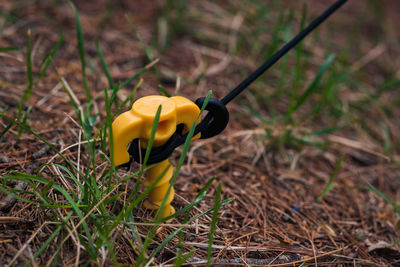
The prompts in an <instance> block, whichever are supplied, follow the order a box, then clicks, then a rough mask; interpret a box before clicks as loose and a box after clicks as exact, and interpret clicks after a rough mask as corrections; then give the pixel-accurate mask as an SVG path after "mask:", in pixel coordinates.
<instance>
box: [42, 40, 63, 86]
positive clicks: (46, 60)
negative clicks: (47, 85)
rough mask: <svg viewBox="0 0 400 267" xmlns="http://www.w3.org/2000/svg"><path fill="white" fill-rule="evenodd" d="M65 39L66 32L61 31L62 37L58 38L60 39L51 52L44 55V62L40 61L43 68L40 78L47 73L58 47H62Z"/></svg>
mask: <svg viewBox="0 0 400 267" xmlns="http://www.w3.org/2000/svg"><path fill="white" fill-rule="evenodd" d="M63 40H64V34H63V33H61V35H60V38H58V41H57V43H56V45H55V46H54V48H53V49H51V50H50V52H49V53H48V54H47V55H46V56H45V57H44V59H43V61H42V63H40V65H39V66H40V68H41V71H40V76H39V77H40V78H39V80H42V79H43V78H44V75H45V74H46V71H47V69H48V68H49V66H50V64H51V62H52V60H53V58H54V56H55V55H56V53H57V51H58V49H59V48H60V46H61V44H62V42H63Z"/></svg>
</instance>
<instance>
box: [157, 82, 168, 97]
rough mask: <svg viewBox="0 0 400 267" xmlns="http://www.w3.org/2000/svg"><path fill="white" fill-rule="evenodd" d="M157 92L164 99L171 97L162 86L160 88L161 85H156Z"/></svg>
mask: <svg viewBox="0 0 400 267" xmlns="http://www.w3.org/2000/svg"><path fill="white" fill-rule="evenodd" d="M158 90H159V91H160V92H161V93H162V94H163V95H165V96H166V97H171V95H170V94H169V93H168V92H167V90H166V89H165V87H164V86H162V85H161V84H159V85H158Z"/></svg>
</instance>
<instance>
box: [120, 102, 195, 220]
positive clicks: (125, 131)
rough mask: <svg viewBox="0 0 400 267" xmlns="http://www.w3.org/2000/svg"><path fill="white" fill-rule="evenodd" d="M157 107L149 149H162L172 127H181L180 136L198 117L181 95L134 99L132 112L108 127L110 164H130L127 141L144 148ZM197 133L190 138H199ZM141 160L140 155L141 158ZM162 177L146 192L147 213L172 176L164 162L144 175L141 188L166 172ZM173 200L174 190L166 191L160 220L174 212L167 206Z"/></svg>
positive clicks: (191, 103) (160, 198)
mask: <svg viewBox="0 0 400 267" xmlns="http://www.w3.org/2000/svg"><path fill="white" fill-rule="evenodd" d="M160 105H161V114H160V118H159V123H158V127H157V131H156V134H155V137H154V141H153V147H158V146H162V145H163V144H165V143H166V142H167V141H168V140H169V138H170V137H171V136H172V135H173V134H174V133H175V131H176V127H177V126H178V125H180V124H183V126H184V133H185V132H188V131H189V130H190V128H191V127H192V125H193V124H194V123H195V121H196V118H197V117H198V116H199V114H200V109H199V107H198V106H197V105H196V104H195V103H193V102H192V101H190V100H189V99H187V98H185V97H181V96H174V97H170V98H168V97H165V96H158V95H153V96H146V97H142V98H140V99H138V100H137V101H136V102H135V103H134V104H133V106H132V109H131V110H129V111H126V112H124V113H122V114H121V115H119V116H118V117H117V118H116V119H115V120H114V122H113V124H112V129H113V144H114V151H113V152H114V165H115V166H119V165H122V164H126V163H128V162H129V161H130V157H129V153H128V151H127V148H128V145H129V144H130V142H131V141H133V140H135V139H137V138H139V141H140V144H141V146H142V147H146V146H147V142H148V139H149V138H150V133H151V128H152V125H153V121H154V118H155V115H156V112H157V109H158V107H159V106H160ZM199 137H200V134H198V135H196V136H195V137H194V138H199ZM142 156H143V157H144V155H142ZM167 168H168V170H167V171H166V172H165V174H164V176H163V177H162V178H161V180H160V181H159V182H158V183H157V184H156V185H155V187H154V188H153V190H151V191H150V193H149V195H148V199H147V200H146V201H145V203H144V206H145V207H146V208H147V209H150V210H156V209H158V208H159V207H160V205H161V202H162V200H163V199H164V196H165V195H166V193H167V190H168V187H169V181H170V179H171V178H172V175H173V168H172V165H171V163H170V162H169V160H168V159H166V160H163V161H161V162H159V163H157V164H156V165H155V166H153V167H152V168H150V169H149V170H148V171H147V173H146V179H145V180H144V182H143V184H144V186H147V187H148V186H150V185H151V184H152V182H153V181H154V180H156V179H157V178H158V177H159V176H160V175H161V174H162V173H163V172H164V171H165V170H166V169H167ZM173 198H174V189H173V188H172V190H170V193H169V195H168V198H167V201H166V203H165V206H164V209H163V210H162V211H161V214H162V216H163V217H167V216H169V215H170V214H172V213H174V212H175V209H174V208H173V207H172V206H171V204H170V203H171V202H172V200H173Z"/></svg>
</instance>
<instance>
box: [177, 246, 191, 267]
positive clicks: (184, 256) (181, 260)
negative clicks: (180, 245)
mask: <svg viewBox="0 0 400 267" xmlns="http://www.w3.org/2000/svg"><path fill="white" fill-rule="evenodd" d="M195 252H196V249H195V248H193V249H191V250H190V251H189V252H188V253H186V254H185V255H183V256H182V257H179V258H177V259H176V261H175V262H174V266H175V267H179V266H182V264H184V263H185V262H186V261H187V260H188V259H189V258H190V257H191V256H192V255H193V253H195Z"/></svg>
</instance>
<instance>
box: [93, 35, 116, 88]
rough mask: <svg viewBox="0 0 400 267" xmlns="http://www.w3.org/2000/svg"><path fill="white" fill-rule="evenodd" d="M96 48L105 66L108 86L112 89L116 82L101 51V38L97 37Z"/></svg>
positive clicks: (102, 64)
mask: <svg viewBox="0 0 400 267" xmlns="http://www.w3.org/2000/svg"><path fill="white" fill-rule="evenodd" d="M96 50H97V54H98V55H99V58H100V62H101V66H102V67H103V70H104V74H105V75H106V77H107V80H108V86H109V87H110V89H112V88H114V82H113V79H112V77H111V74H110V70H109V69H108V66H107V63H106V60H105V59H104V55H103V52H101V49H100V46H99V40H97V39H96Z"/></svg>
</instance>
